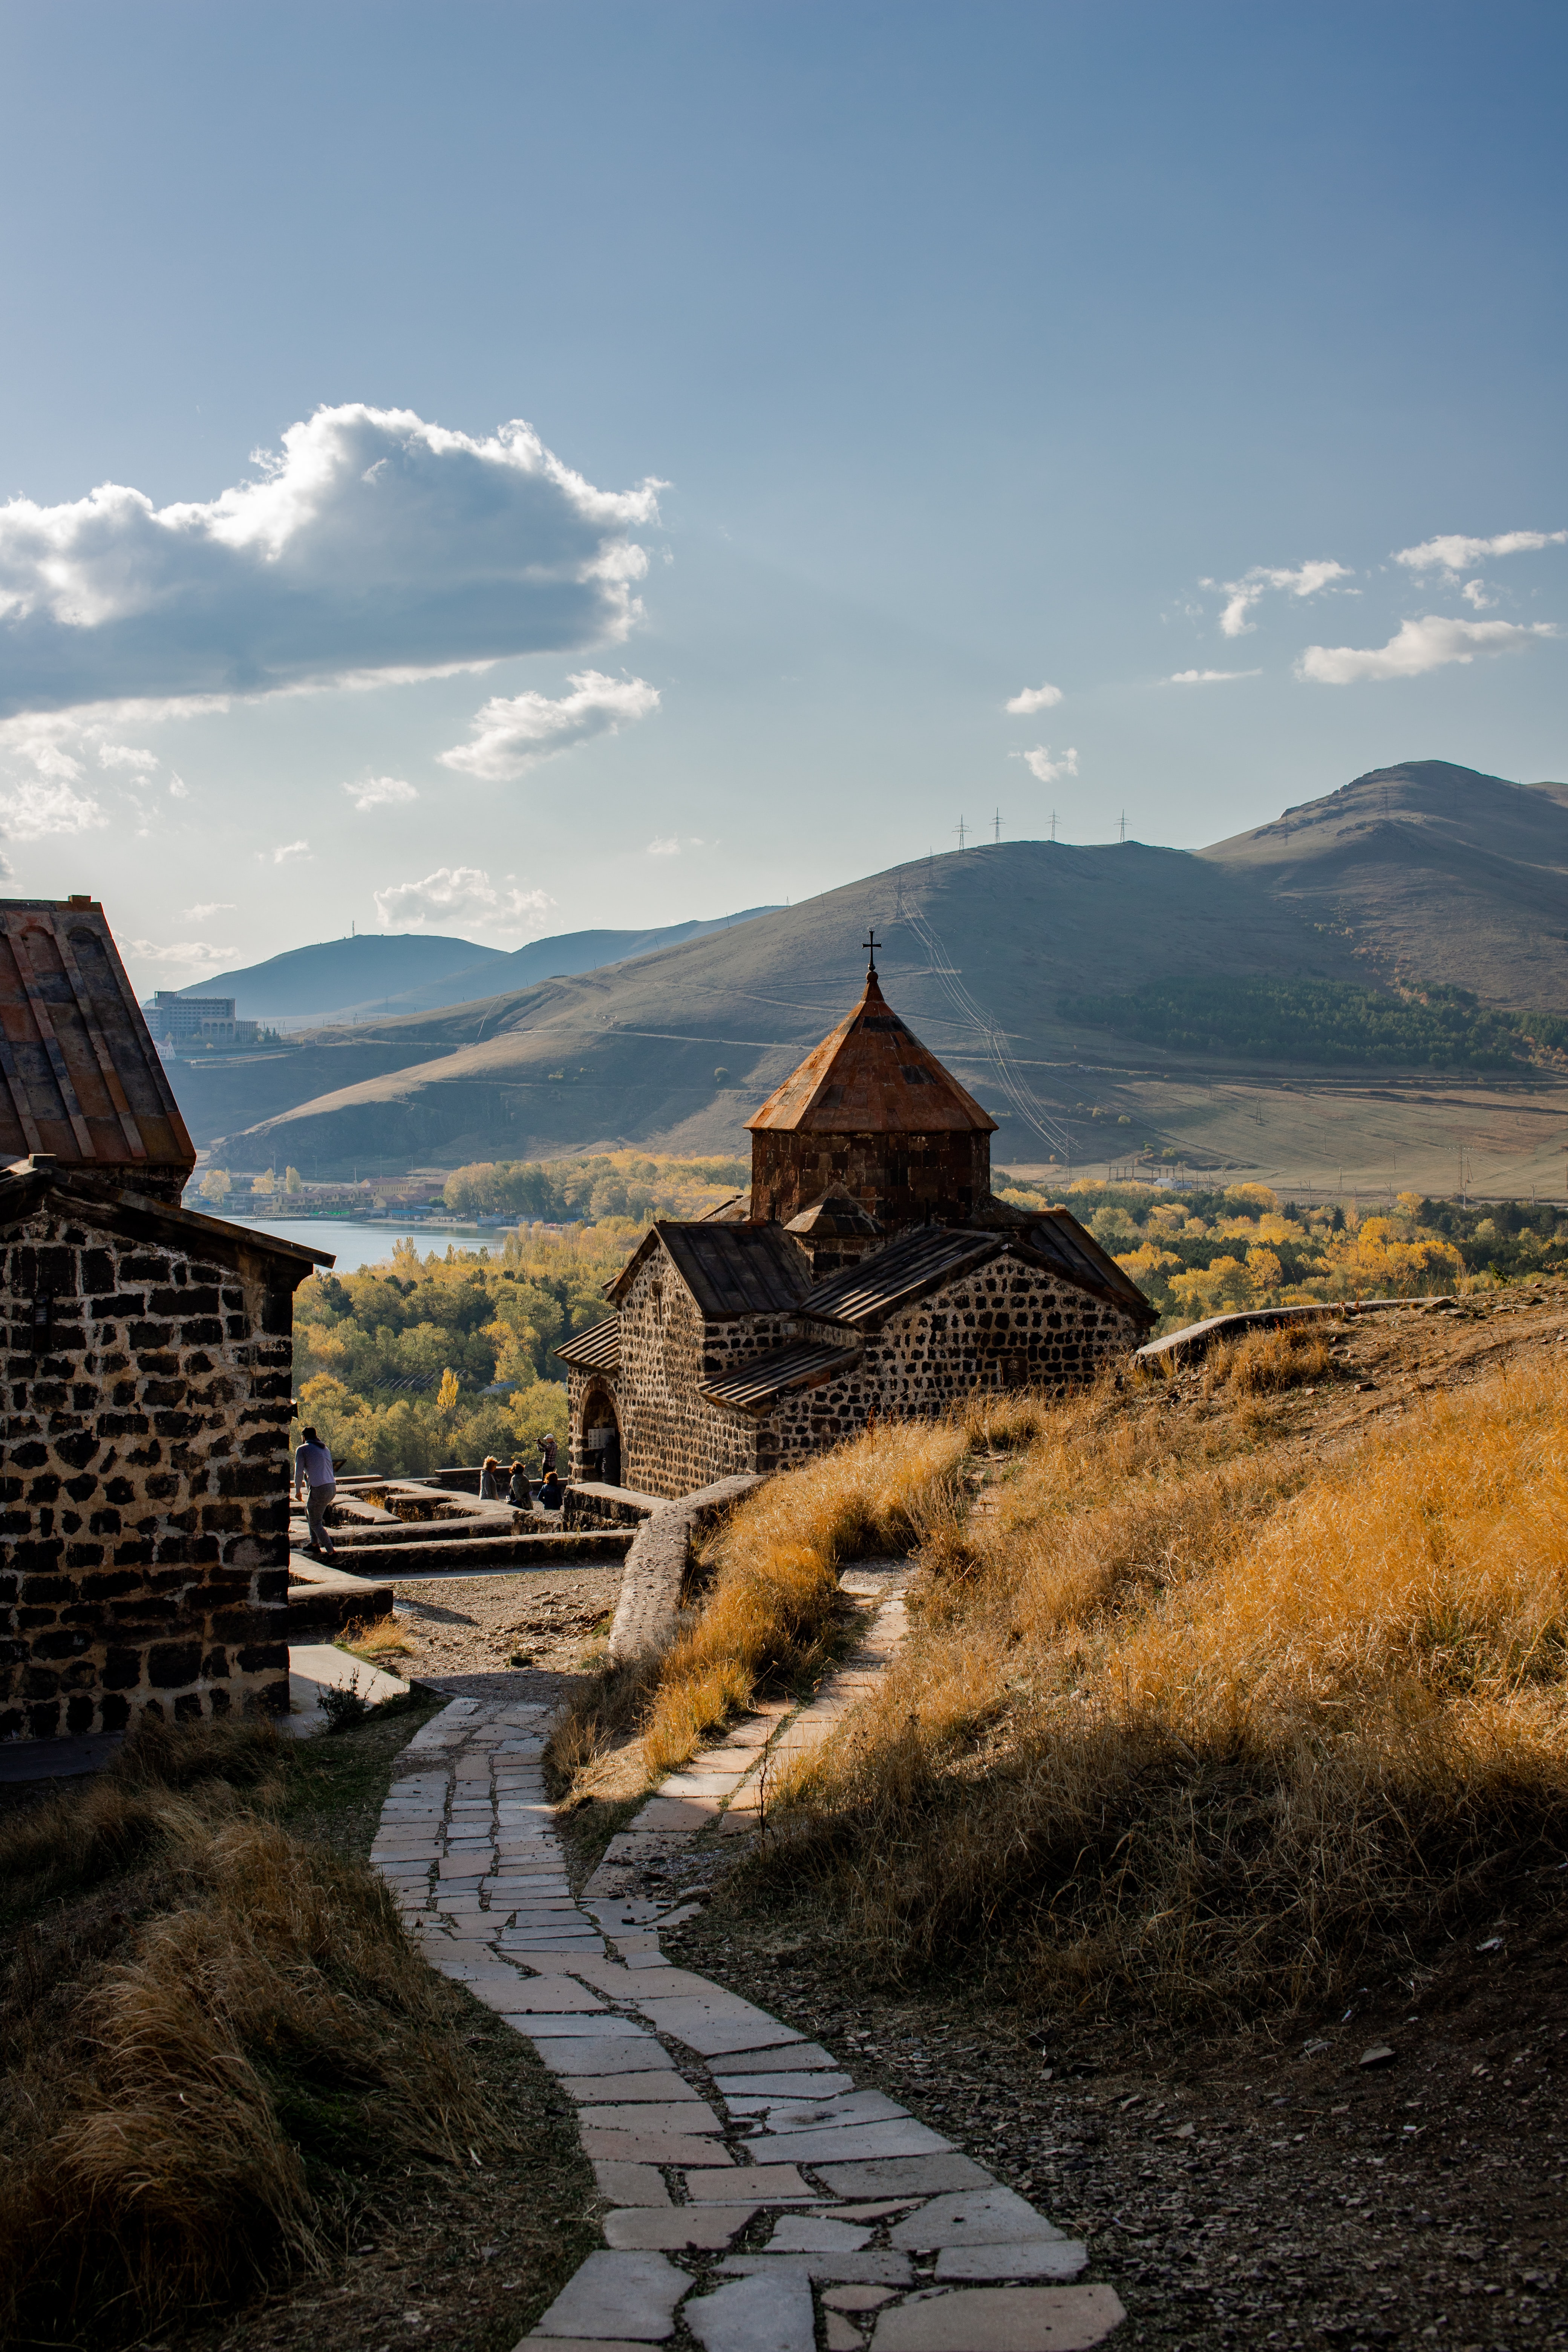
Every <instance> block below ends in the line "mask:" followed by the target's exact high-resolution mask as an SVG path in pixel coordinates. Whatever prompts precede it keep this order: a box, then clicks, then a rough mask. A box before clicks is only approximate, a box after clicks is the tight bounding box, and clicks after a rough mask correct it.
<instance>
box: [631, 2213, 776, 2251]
mask: <svg viewBox="0 0 1568 2352" xmlns="http://www.w3.org/2000/svg"><path fill="white" fill-rule="evenodd" d="M756 2210H757V2209H756V2207H755V2206H754V2205H671V2206H668V2207H659V2206H657V2205H639V2206H631V2207H628V2208H626V2209H624V2210H622V2211H620V2212H618V2213H606V2214H605V2220H604V2225H603V2226H604V2231H605V2237H606V2238H607V2239H608V2240H609V2242H610V2244H611V2245H612V2246H658V2247H662V2248H664V2249H665V2250H666V2251H668V2252H670V2253H679V2252H682V2251H683V2250H684V2249H685V2248H687V2247H717V2246H727V2245H728V2244H729V2242H730V2241H731V2238H733V2237H735V2236H737V2235H738V2234H739V2232H740V2231H742V2230H743V2229H744V2228H745V2226H746V2224H747V2222H748V2221H750V2220H751V2218H752V2214H753V2213H754V2212H755V2211H756Z"/></svg>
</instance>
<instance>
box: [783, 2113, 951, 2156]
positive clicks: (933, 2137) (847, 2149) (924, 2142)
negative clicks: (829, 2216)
mask: <svg viewBox="0 0 1568 2352" xmlns="http://www.w3.org/2000/svg"><path fill="white" fill-rule="evenodd" d="M747 2145H748V2147H750V2148H751V2149H752V2152H753V2154H754V2155H756V2157H757V2158H758V2159H759V2160H760V2161H765V2157H764V2154H763V2151H764V2150H765V2151H766V2154H767V2155H769V2156H771V2155H773V2153H774V2152H775V2151H777V2152H778V2153H779V2154H781V2155H784V2156H787V2157H788V2158H789V2160H790V2162H791V2163H792V2164H811V2165H815V2164H816V2163H818V2162H819V2161H821V2162H825V2163H832V2162H833V2161H834V2160H835V2158H843V2159H844V2160H845V2161H846V2162H850V2161H852V2160H853V2159H855V2158H858V2157H868V2158H871V2157H892V2156H937V2155H942V2154H945V2153H946V2152H947V2151H948V2150H949V2149H951V2148H952V2141H951V2140H950V2139H948V2138H946V2137H944V2136H943V2135H942V2133H941V2132H939V2131H932V2129H931V2126H930V2125H929V2124H918V2123H916V2122H915V2121H914V2119H913V2117H912V2116H911V2117H909V2118H908V2119H907V2120H905V2121H903V2122H900V2123H889V2124H840V2125H838V2126H836V2127H835V2128H833V2129H830V2130H826V2131H815V2130H805V2131H791V2132H763V2133H759V2134H757V2135H756V2136H755V2137H752V2139H751V2140H750V2141H749V2142H748V2143H747Z"/></svg>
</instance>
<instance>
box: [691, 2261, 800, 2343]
mask: <svg viewBox="0 0 1568 2352" xmlns="http://www.w3.org/2000/svg"><path fill="white" fill-rule="evenodd" d="M681 2317H682V2318H683V2319H684V2320H685V2322H686V2325H687V2326H688V2327H689V2329H690V2330H691V2333H692V2334H693V2336H696V2338H697V2340H698V2342H699V2343H700V2345H701V2346H702V2347H703V2352H815V2347H816V2323H815V2320H814V2318H813V2315H812V2308H811V2285H810V2282H809V2281H808V2280H807V2279H806V2278H805V2276H804V2275H802V2274H801V2273H795V2274H794V2275H792V2276H790V2277H788V2278H772V2279H763V2278H743V2279H735V2280H733V2281H731V2284H729V2285H728V2286H721V2287H720V2288H719V2289H718V2290H717V2291H716V2292H715V2293H714V2294H705V2295H696V2296H693V2298H692V2300H691V2301H690V2302H689V2304H688V2305H687V2306H686V2308H685V2310H684V2311H683V2312H682V2314H681Z"/></svg>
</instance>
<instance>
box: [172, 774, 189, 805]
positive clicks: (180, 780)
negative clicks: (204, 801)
mask: <svg viewBox="0 0 1568 2352" xmlns="http://www.w3.org/2000/svg"><path fill="white" fill-rule="evenodd" d="M190 797H191V788H190V786H189V784H187V783H186V782H185V780H184V776H182V775H177V774H176V775H172V776H171V777H170V778H169V798H170V799H171V800H172V801H188V800H189V799H190Z"/></svg>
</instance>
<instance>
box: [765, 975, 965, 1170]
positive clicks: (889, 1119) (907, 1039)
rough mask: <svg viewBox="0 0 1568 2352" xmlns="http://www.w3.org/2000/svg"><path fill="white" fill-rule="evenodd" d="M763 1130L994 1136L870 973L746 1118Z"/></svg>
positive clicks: (851, 1133)
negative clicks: (840, 1015) (854, 998)
mask: <svg viewBox="0 0 1568 2352" xmlns="http://www.w3.org/2000/svg"><path fill="white" fill-rule="evenodd" d="M746 1125H747V1126H748V1127H749V1128H750V1129H751V1130H752V1134H753V1135H754V1134H756V1133H758V1132H759V1131H760V1130H761V1129H795V1130H797V1131H802V1132H805V1133H811V1134H818V1135H877V1134H883V1135H887V1134H893V1135H900V1134H903V1135H935V1134H938V1133H951V1132H952V1131H954V1130H958V1131H960V1132H968V1133H970V1134H982V1135H989V1134H994V1131H995V1128H996V1122H995V1120H994V1118H988V1117H987V1115H986V1113H985V1112H984V1111H983V1110H982V1109H981V1108H980V1105H979V1104H978V1103H977V1102H976V1101H975V1099H974V1097H973V1095H968V1094H965V1092H964V1090H963V1087H961V1086H960V1085H959V1083H958V1080H957V1079H956V1078H955V1077H953V1076H952V1074H951V1072H949V1071H947V1070H944V1069H943V1068H942V1064H941V1063H940V1062H939V1061H938V1060H937V1058H936V1055H934V1054H932V1053H931V1052H929V1051H928V1049H927V1048H926V1047H925V1046H924V1045H921V1041H920V1039H919V1038H918V1037H917V1036H916V1035H915V1034H914V1032H913V1031H912V1030H911V1029H906V1028H905V1026H904V1024H903V1023H902V1022H901V1021H900V1018H899V1016H898V1014H897V1013H895V1012H893V1010H892V1009H891V1007H890V1006H889V1003H888V1002H887V999H886V998H885V997H884V996H883V994H882V991H881V987H880V985H879V982H878V979H877V974H876V970H875V968H874V967H873V969H872V970H871V971H868V973H867V975H866V993H865V994H864V996H862V998H861V999H860V1002H859V1003H858V1005H857V1006H856V1007H855V1010H854V1012H853V1013H850V1014H849V1016H848V1018H847V1020H845V1021H841V1022H840V1023H839V1024H838V1026H837V1029H835V1030H834V1032H833V1034H832V1035H831V1036H828V1037H825V1038H824V1039H823V1041H822V1043H821V1045H818V1046H816V1048H815V1050H814V1051H813V1052H811V1053H809V1054H808V1055H806V1057H805V1061H804V1062H803V1063H802V1064H801V1066H800V1067H799V1069H798V1070H796V1071H795V1074H794V1076H791V1077H787V1078H786V1079H785V1080H784V1084H783V1086H782V1087H775V1088H774V1090H773V1093H772V1094H771V1095H770V1096H769V1097H768V1098H767V1100H766V1102H765V1103H764V1104H763V1107H762V1108H761V1110H759V1111H758V1112H757V1114H756V1116H755V1118H749V1119H748V1120H747V1121H746Z"/></svg>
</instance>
